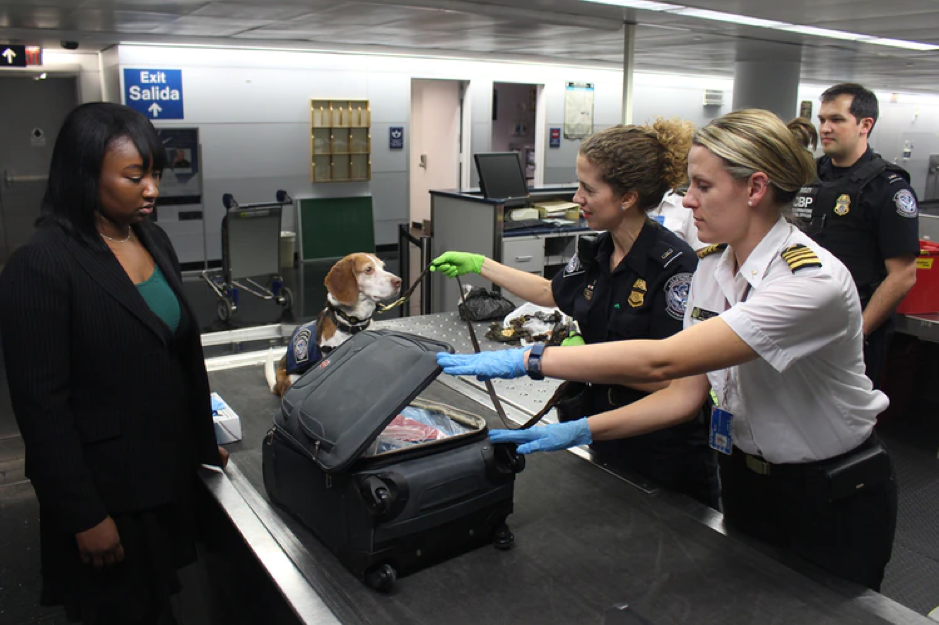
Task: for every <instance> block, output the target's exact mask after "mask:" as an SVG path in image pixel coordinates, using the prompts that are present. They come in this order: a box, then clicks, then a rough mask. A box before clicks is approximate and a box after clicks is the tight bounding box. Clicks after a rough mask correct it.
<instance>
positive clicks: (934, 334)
mask: <svg viewBox="0 0 939 625" xmlns="http://www.w3.org/2000/svg"><path fill="white" fill-rule="evenodd" d="M897 332H901V333H903V334H909V335H910V336H915V337H916V338H919V339H922V340H924V341H930V342H932V343H939V314H937V313H933V314H929V315H897Z"/></svg>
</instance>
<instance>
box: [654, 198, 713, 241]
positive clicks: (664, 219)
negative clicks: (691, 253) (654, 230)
mask: <svg viewBox="0 0 939 625" xmlns="http://www.w3.org/2000/svg"><path fill="white" fill-rule="evenodd" d="M682 199H683V196H681V195H678V194H677V193H667V194H666V195H665V197H664V198H662V203H661V204H659V205H658V206H657V207H656V208H655V209H654V210H652V211H649V217H650V218H652V219H654V220H656V221H657V222H659V223H660V224H662V225H663V226H665V227H666V228H668V229H669V230H671V231H672V232H674V233H675V234H677V235H678V238H679V239H681V240H682V241H684V242H685V243H687V244H688V245H690V246H691V249H693V250H695V251H698V250H700V249H701V248H702V247H707V243H702V242H701V241H700V240H699V239H698V228H697V227H695V225H694V218H693V217H692V215H691V209H690V208H685V207H684V206H682V203H681V202H682Z"/></svg>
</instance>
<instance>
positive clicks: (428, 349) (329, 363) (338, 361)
mask: <svg viewBox="0 0 939 625" xmlns="http://www.w3.org/2000/svg"><path fill="white" fill-rule="evenodd" d="M441 351H446V352H451V353H452V352H453V348H452V347H450V346H449V345H447V344H446V343H441V342H439V341H433V340H430V339H426V338H424V337H420V336H416V335H413V334H405V333H402V332H393V331H390V330H376V331H372V332H360V333H358V334H356V335H354V336H353V337H352V338H350V339H349V340H348V341H346V342H345V343H343V344H342V345H340V346H339V347H337V348H336V349H335V350H333V351H332V352H330V354H329V355H328V356H326V357H325V358H324V359H323V360H322V361H321V362H320V363H319V364H318V365H316V366H314V367H313V368H312V369H310V370H309V371H308V372H307V373H305V374H304V375H303V377H301V378H300V379H299V380H297V381H296V382H295V383H294V384H293V385H292V386H291V387H290V389H288V390H287V392H286V393H284V400H283V405H282V410H281V414H280V423H278V427H282V428H285V429H287V430H288V431H289V432H292V433H293V435H294V437H295V438H297V439H299V440H298V442H301V444H303V445H304V446H305V447H307V449H308V451H310V453H311V455H312V458H313V460H314V462H316V464H317V465H318V466H319V467H320V468H321V469H322V470H323V471H325V472H327V473H333V472H336V471H342V470H343V469H345V468H346V467H348V466H349V465H350V464H352V463H353V462H354V461H355V460H356V459H357V458H358V457H359V456H360V455H361V454H362V452H364V451H365V449H366V448H367V447H368V445H369V444H370V443H371V442H372V441H373V440H374V439H375V438H376V437H377V436H378V435H379V434H380V433H381V432H382V431H383V430H384V429H385V427H386V426H387V425H388V424H389V423H390V422H391V421H392V420H393V419H394V418H395V417H396V416H397V415H398V413H399V412H400V411H401V410H402V409H403V408H404V407H405V406H407V405H408V404H409V403H410V402H411V401H412V400H413V399H414V398H415V397H417V396H418V395H419V394H420V393H421V391H423V390H424V389H425V388H426V387H427V386H428V385H429V384H430V383H431V382H433V380H434V379H435V378H436V377H437V376H438V375H439V374H440V372H441V369H440V367H438V366H437V357H436V353H437V352H441Z"/></svg>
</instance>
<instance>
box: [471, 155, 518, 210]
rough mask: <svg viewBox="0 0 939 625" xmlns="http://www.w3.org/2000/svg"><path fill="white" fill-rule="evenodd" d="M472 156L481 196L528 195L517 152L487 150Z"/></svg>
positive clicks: (510, 196) (507, 196)
mask: <svg viewBox="0 0 939 625" xmlns="http://www.w3.org/2000/svg"><path fill="white" fill-rule="evenodd" d="M473 158H474V159H475V160H476V171H478V172H479V187H480V189H482V192H483V197H487V198H496V199H500V200H501V199H507V198H527V197H528V184H527V183H526V182H525V173H524V172H523V171H522V161H521V159H520V158H519V156H518V152H489V153H486V154H474V155H473Z"/></svg>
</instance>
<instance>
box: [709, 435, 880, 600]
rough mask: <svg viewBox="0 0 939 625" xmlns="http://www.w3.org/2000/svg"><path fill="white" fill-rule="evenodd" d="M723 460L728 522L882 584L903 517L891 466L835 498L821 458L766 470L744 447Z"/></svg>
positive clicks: (841, 572) (853, 577)
mask: <svg viewBox="0 0 939 625" xmlns="http://www.w3.org/2000/svg"><path fill="white" fill-rule="evenodd" d="M872 444H879V441H877V439H876V435H873V434H872V435H871V439H869V440H868V441H867V442H865V443H864V444H863V445H862V446H861V447H859V448H858V450H860V449H862V448H864V447H865V446H868V445H872ZM856 452H857V450H855V452H849V454H851V453H856ZM846 455H847V454H846ZM719 463H720V476H721V501H722V504H723V511H724V520H725V522H726V523H727V524H728V526H730V527H733V528H736V529H739V530H742V531H744V532H746V533H748V534H750V535H752V536H755V537H756V538H759V539H761V540H764V541H766V542H768V543H770V544H773V545H775V546H777V547H782V548H784V549H789V550H791V551H793V552H795V553H796V554H798V555H799V556H801V557H803V558H805V559H806V560H808V561H809V562H812V563H814V564H816V565H818V566H820V567H821V568H823V569H825V570H827V571H829V572H831V573H834V574H835V575H838V576H839V577H842V578H844V579H847V580H849V581H852V582H855V583H858V584H861V585H862V586H866V587H868V588H871V589H873V590H880V583H881V581H882V580H883V577H884V569H885V568H886V566H887V562H889V560H890V554H891V551H892V550H893V535H894V531H895V529H896V523H897V487H896V481H895V479H894V474H893V468H892V466H890V468H889V477H888V478H887V479H884V480H883V481H881V482H880V483H879V484H876V485H874V486H869V487H865V488H863V489H860V490H857V491H856V492H854V493H851V494H850V495H848V496H843V497H842V496H838V495H836V496H835V497H834V498H833V497H832V489H831V487H830V485H829V484H828V481H827V478H826V477H825V475H824V472H823V471H822V469H821V467H819V466H818V465H820V464H821V463H811V465H805V467H804V468H805V471H804V472H801V473H797V474H781V475H773V474H772V473H771V474H769V475H761V474H759V473H756V472H754V471H753V470H751V469H750V467H748V466H747V462H746V455H745V454H743V453H741V452H740V451H739V450H737V449H735V450H734V453H733V455H731V456H725V455H723V454H721V457H720V459H719ZM814 469H818V470H817V471H816V470H814ZM771 472H772V469H771Z"/></svg>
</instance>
